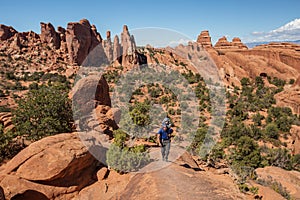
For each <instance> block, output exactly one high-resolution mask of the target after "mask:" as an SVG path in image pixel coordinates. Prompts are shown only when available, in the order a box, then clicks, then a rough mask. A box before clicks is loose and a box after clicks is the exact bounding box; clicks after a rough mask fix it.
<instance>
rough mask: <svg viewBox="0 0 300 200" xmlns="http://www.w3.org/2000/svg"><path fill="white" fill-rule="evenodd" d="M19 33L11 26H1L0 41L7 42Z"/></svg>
mask: <svg viewBox="0 0 300 200" xmlns="http://www.w3.org/2000/svg"><path fill="white" fill-rule="evenodd" d="M16 33H17V31H16V30H15V29H14V28H13V27H11V26H5V25H4V24H0V40H7V39H9V38H11V37H12V36H14V35H15V34H16Z"/></svg>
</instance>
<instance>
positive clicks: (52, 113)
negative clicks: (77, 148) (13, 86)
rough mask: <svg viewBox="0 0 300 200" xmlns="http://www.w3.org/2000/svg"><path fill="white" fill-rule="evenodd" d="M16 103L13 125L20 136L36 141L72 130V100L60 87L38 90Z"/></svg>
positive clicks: (47, 87) (43, 87)
mask: <svg viewBox="0 0 300 200" xmlns="http://www.w3.org/2000/svg"><path fill="white" fill-rule="evenodd" d="M17 103H18V107H17V109H16V110H14V111H13V116H14V117H13V122H14V124H15V127H16V131H17V133H18V134H19V135H27V136H28V138H29V139H33V140H39V139H41V138H42V137H44V136H49V135H53V134H57V133H64V132H70V131H71V130H72V129H71V127H72V121H73V117H72V109H71V100H70V99H68V94H67V92H66V91H64V90H63V89H62V87H59V86H54V85H53V86H41V87H39V88H38V89H33V90H30V91H29V92H28V93H27V95H26V96H25V98H22V99H20V100H19V101H17Z"/></svg>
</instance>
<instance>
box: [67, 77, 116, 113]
mask: <svg viewBox="0 0 300 200" xmlns="http://www.w3.org/2000/svg"><path fill="white" fill-rule="evenodd" d="M70 95H71V96H72V98H73V105H75V107H76V108H77V109H78V112H80V113H81V114H82V116H84V115H86V114H89V113H91V111H92V110H93V109H94V108H96V107H97V105H106V106H111V100H110V97H109V86H108V84H107V82H106V80H105V78H104V77H103V76H101V77H99V76H96V75H91V76H87V77H84V78H82V79H80V80H79V81H78V82H77V83H76V84H75V86H74V87H73V90H72V92H71V93H70Z"/></svg>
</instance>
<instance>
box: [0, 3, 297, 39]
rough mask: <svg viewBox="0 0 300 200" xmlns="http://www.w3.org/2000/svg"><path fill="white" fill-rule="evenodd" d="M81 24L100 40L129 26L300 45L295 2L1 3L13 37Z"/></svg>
mask: <svg viewBox="0 0 300 200" xmlns="http://www.w3.org/2000/svg"><path fill="white" fill-rule="evenodd" d="M82 18H86V19H88V20H89V21H90V23H91V24H95V25H96V27H97V29H98V31H99V32H100V34H101V35H102V37H105V32H106V30H111V32H112V34H118V33H119V32H120V31H122V27H123V25H124V24H127V25H128V27H129V30H132V29H135V28H143V27H160V28H167V29H172V30H175V31H178V32H181V33H182V34H184V35H186V36H187V37H189V38H191V39H193V40H195V39H196V38H197V35H198V34H199V33H200V32H201V31H202V30H209V32H210V35H211V37H212V40H213V43H215V42H216V41H217V40H218V38H220V37H222V36H227V37H228V39H229V40H231V39H232V38H233V37H240V38H241V39H242V41H243V42H250V41H263V40H277V39H280V40H290V39H293V40H294V39H300V1H299V0H285V1H276V0H249V1H237V0H223V1H222V0H219V1H216V0H210V1H209V0H205V1H201V0H200V1H196V0H194V1H192V0H184V1H176V0H173V1H163V0H161V1H159V0H151V1H142V0H139V1H135V0H127V1H109V0H106V1H88V0H86V1H76V0H73V1H66V0H65V1H63V0H61V1H58V0H52V1H42V0H39V1H37V0H32V1H29V0H28V1H17V0H15V1H3V2H1V12H0V24H5V25H10V26H13V27H14V28H15V29H16V30H17V31H29V30H33V31H35V32H37V33H40V22H51V23H52V24H53V25H54V26H55V27H57V26H62V27H66V25H67V23H68V22H74V21H79V20H80V19H82ZM297 19H299V20H297ZM293 21H294V22H293ZM290 22H292V23H290ZM288 23H290V24H288ZM286 24H288V25H286ZM284 25H286V26H284ZM280 27H281V29H280ZM286 29H288V30H286ZM287 32H288V33H287Z"/></svg>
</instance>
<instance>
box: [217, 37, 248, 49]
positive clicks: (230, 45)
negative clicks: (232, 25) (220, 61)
mask: <svg viewBox="0 0 300 200" xmlns="http://www.w3.org/2000/svg"><path fill="white" fill-rule="evenodd" d="M214 48H215V49H218V50H227V49H230V50H232V49H248V47H247V46H246V45H245V44H243V43H242V42H241V39H239V38H233V40H232V42H229V41H228V40H227V38H226V37H225V36H223V37H222V38H220V39H219V40H218V41H217V43H216V44H215V46H214Z"/></svg>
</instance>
